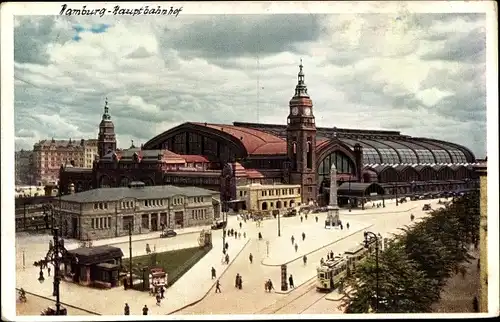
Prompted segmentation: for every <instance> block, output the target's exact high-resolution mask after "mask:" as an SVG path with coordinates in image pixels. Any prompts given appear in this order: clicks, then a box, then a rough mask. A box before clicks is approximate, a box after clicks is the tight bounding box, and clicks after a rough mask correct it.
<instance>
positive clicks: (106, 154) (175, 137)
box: [59, 64, 478, 204]
mask: <svg viewBox="0 0 500 322" xmlns="http://www.w3.org/2000/svg"><path fill="white" fill-rule="evenodd" d="M283 112H284V113H283V114H284V115H283V119H284V121H285V122H284V124H260V123H244V122H234V123H233V124H214V123H201V122H186V123H182V124H180V125H178V126H176V127H173V128H171V129H168V130H166V131H165V132H162V133H160V134H158V135H157V136H155V137H153V138H151V139H150V140H149V141H147V142H145V143H144V144H142V145H141V146H140V147H135V146H134V145H133V144H132V146H131V147H130V148H129V149H125V150H118V149H117V146H116V137H115V126H114V124H113V122H112V120H111V116H110V113H109V107H108V105H107V102H106V106H105V109H104V114H103V116H102V121H101V123H100V125H99V134H98V157H97V158H96V160H95V161H94V164H93V167H92V169H83V168H76V167H73V166H71V165H69V163H68V164H64V165H61V168H60V178H59V180H60V185H61V189H62V191H63V192H65V193H67V191H68V190H69V185H70V184H74V185H75V188H76V191H77V192H78V191H84V190H89V189H97V188H105V187H120V186H122V187H125V186H127V185H128V183H130V182H132V181H142V182H144V183H145V184H146V185H147V186H153V185H176V186H197V187H202V188H206V189H211V190H215V191H219V192H220V194H221V196H220V197H221V201H222V202H223V203H225V202H226V201H229V200H234V199H238V196H237V192H236V191H237V187H239V186H246V185H249V184H256V183H260V184H262V185H272V184H285V185H288V184H290V185H298V186H299V187H300V199H301V202H302V203H307V202H310V201H315V202H318V203H319V204H326V203H327V202H328V193H327V187H329V185H330V182H329V180H330V168H331V165H332V164H335V165H336V168H337V173H338V174H337V179H338V183H337V184H338V185H339V186H340V185H342V186H343V187H346V185H345V183H349V182H350V183H365V184H368V185H367V186H370V184H375V185H372V186H371V187H380V188H382V190H380V189H379V188H377V189H378V190H377V189H375V190H377V191H380V192H383V194H385V195H389V196H392V195H401V196H403V195H409V194H415V193H425V192H432V191H434V192H436V191H452V190H464V189H471V188H477V185H478V176H477V175H476V174H475V171H473V165H474V164H476V162H477V161H476V157H475V156H474V154H473V153H472V151H471V150H469V149H468V148H467V147H464V146H462V145H460V144H456V143H452V142H446V141H442V140H437V139H432V138H424V137H412V136H409V135H404V134H402V133H400V132H399V131H388V130H368V129H347V128H337V127H317V126H316V122H315V117H314V106H313V101H312V99H311V97H310V95H309V93H308V88H307V86H306V83H305V74H304V70H303V66H302V64H301V65H300V66H299V73H298V79H297V85H296V87H295V91H294V94H293V96H292V98H291V99H290V101H289V104H288V107H286V108H284V109H283ZM343 184H344V185H343ZM347 194H349V192H347Z"/></svg>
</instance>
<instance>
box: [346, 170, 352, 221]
mask: <svg viewBox="0 0 500 322" xmlns="http://www.w3.org/2000/svg"><path fill="white" fill-rule="evenodd" d="M351 201H352V200H351V175H350V174H349V197H348V198H347V203H348V204H349V212H351V209H352V202H351Z"/></svg>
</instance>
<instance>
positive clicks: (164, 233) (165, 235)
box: [160, 229, 177, 238]
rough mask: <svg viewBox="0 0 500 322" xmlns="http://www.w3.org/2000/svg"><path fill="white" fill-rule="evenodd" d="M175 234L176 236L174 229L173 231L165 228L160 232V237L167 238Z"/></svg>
mask: <svg viewBox="0 0 500 322" xmlns="http://www.w3.org/2000/svg"><path fill="white" fill-rule="evenodd" d="M175 236H177V233H176V232H175V231H173V230H172V229H167V230H164V231H162V232H161V235H160V238H169V237H175Z"/></svg>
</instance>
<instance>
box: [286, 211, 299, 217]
mask: <svg viewBox="0 0 500 322" xmlns="http://www.w3.org/2000/svg"><path fill="white" fill-rule="evenodd" d="M293 216H297V209H290V210H288V211H287V212H286V213H285V214H284V215H283V217H293Z"/></svg>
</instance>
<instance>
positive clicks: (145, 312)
mask: <svg viewBox="0 0 500 322" xmlns="http://www.w3.org/2000/svg"><path fill="white" fill-rule="evenodd" d="M148 312H149V308H148V306H147V305H144V307H143V308H142V315H148ZM123 314H124V315H130V306H129V305H128V303H125V307H124V308H123Z"/></svg>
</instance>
